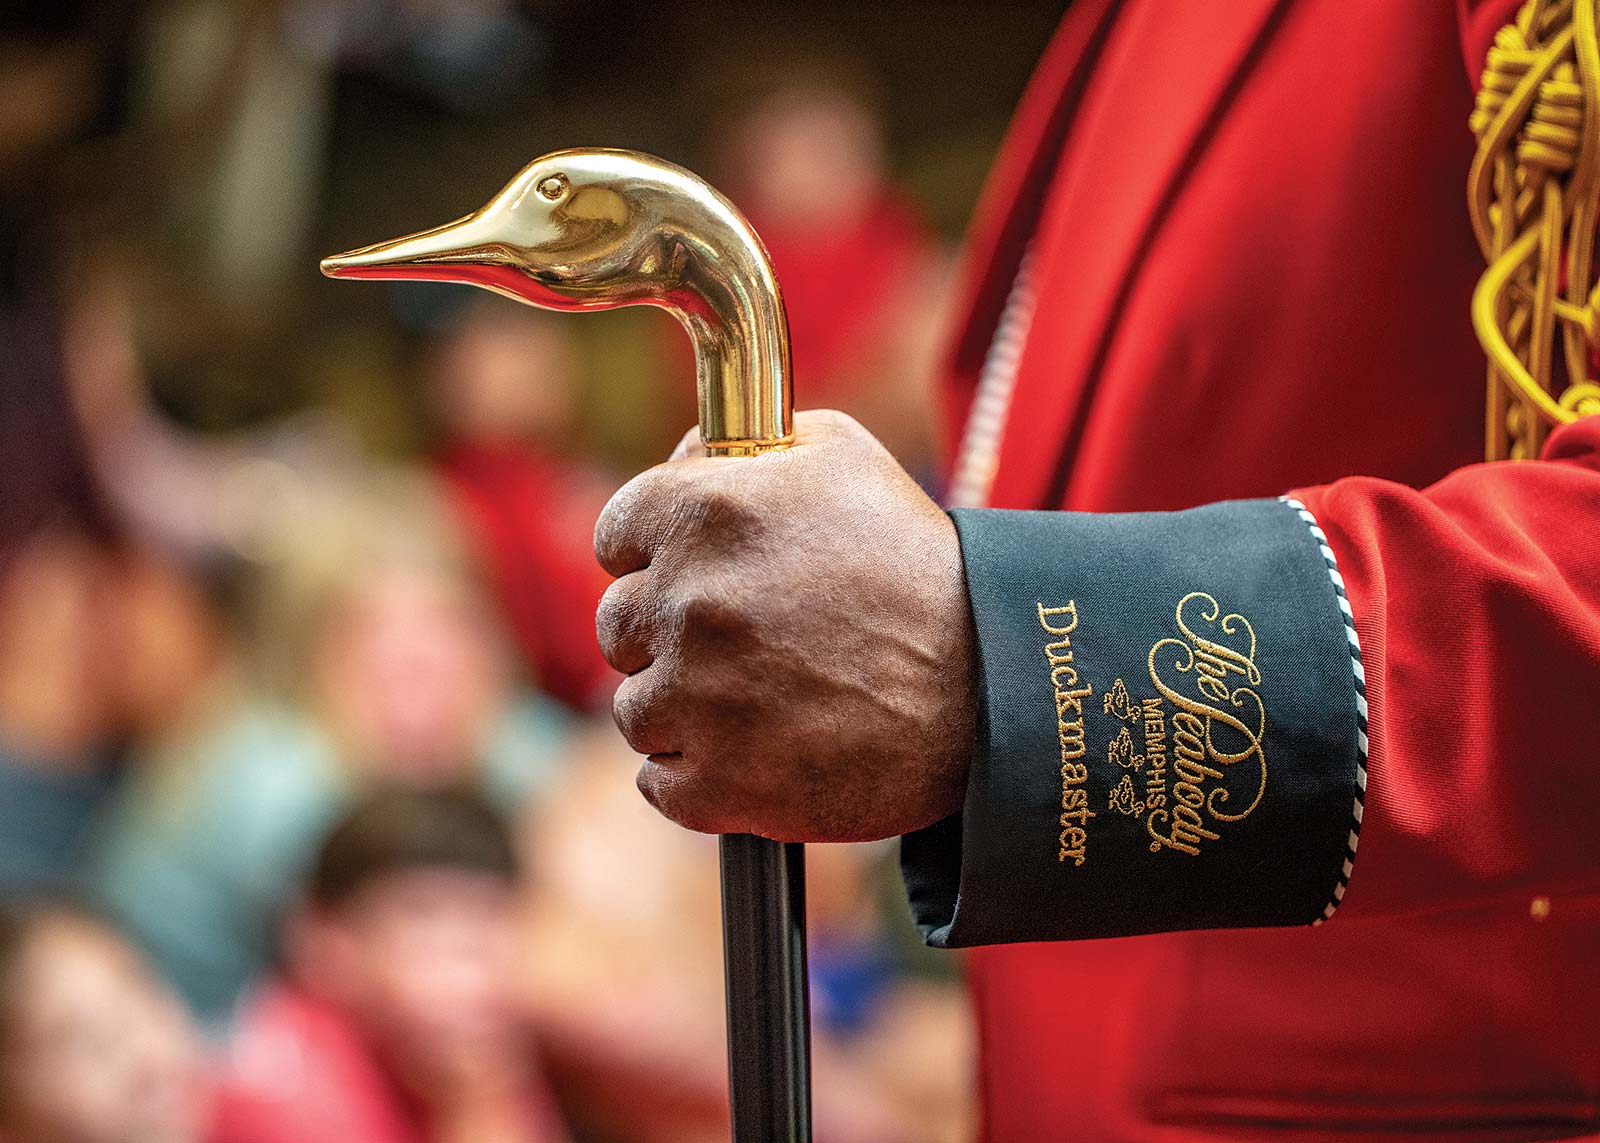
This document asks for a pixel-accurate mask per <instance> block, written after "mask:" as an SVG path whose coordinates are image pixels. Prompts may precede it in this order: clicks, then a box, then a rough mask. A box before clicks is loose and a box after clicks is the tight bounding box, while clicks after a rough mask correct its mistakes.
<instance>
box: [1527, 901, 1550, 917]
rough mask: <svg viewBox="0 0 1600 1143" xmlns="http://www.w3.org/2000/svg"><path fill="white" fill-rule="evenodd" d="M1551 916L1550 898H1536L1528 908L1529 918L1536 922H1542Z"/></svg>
mask: <svg viewBox="0 0 1600 1143" xmlns="http://www.w3.org/2000/svg"><path fill="white" fill-rule="evenodd" d="M1549 915H1550V898H1548V897H1535V898H1534V899H1533V901H1532V903H1531V904H1529V906H1528V916H1530V917H1532V918H1533V919H1534V920H1535V921H1542V920H1544V919H1545V918H1546V917H1548V916H1549Z"/></svg>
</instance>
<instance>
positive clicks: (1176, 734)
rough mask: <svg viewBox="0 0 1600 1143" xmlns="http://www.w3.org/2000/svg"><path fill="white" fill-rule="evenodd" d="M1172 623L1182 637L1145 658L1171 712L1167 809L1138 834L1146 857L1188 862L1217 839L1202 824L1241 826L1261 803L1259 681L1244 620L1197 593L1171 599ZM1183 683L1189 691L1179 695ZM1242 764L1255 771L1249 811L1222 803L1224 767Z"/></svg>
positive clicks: (1252, 638)
mask: <svg viewBox="0 0 1600 1143" xmlns="http://www.w3.org/2000/svg"><path fill="white" fill-rule="evenodd" d="M1192 605H1193V606H1192ZM1174 618H1175V619H1176V621H1177V625H1178V630H1179V631H1180V632H1182V634H1183V638H1177V637H1170V636H1169V637H1167V638H1164V639H1159V640H1157V641H1156V643H1155V645H1154V646H1152V647H1151V648H1150V654H1149V656H1148V657H1147V660H1146V665H1147V667H1148V669H1149V672H1150V681H1151V683H1152V684H1154V686H1155V688H1156V690H1157V691H1158V692H1159V693H1160V696H1161V698H1162V699H1164V700H1166V701H1167V702H1168V703H1171V704H1172V706H1173V708H1174V714H1173V715H1172V719H1171V723H1172V739H1171V742H1172V751H1171V765H1172V778H1173V783H1172V787H1171V807H1170V809H1168V808H1166V807H1165V806H1162V807H1154V806H1153V803H1152V806H1153V808H1151V810H1150V815H1149V817H1148V818H1146V819H1145V829H1146V832H1148V833H1149V835H1150V837H1151V842H1150V851H1151V852H1152V853H1155V852H1158V851H1159V850H1161V849H1162V848H1163V847H1165V848H1169V849H1174V850H1177V851H1178V852H1180V853H1186V854H1188V855H1190V856H1191V857H1192V856H1196V855H1198V854H1199V852H1200V846H1201V843H1202V842H1205V841H1215V840H1217V838H1218V837H1220V836H1221V835H1220V834H1219V833H1217V832H1216V831H1215V830H1213V829H1211V828H1209V823H1212V822H1217V823H1220V822H1237V821H1240V820H1242V819H1243V818H1246V817H1248V816H1249V815H1250V814H1251V813H1252V812H1253V811H1254V810H1255V808H1256V806H1258V805H1260V804H1261V799H1262V797H1263V796H1264V795H1265V793H1266V789H1267V759H1266V753H1265V751H1264V749H1263V747H1262V738H1263V737H1264V736H1265V734H1266V729H1267V713H1266V708H1265V706H1264V705H1263V704H1262V701H1261V696H1260V694H1259V693H1258V691H1257V690H1256V689H1255V688H1256V687H1258V686H1260V685H1261V682H1262V677H1261V671H1260V668H1259V667H1258V666H1257V665H1256V662H1255V654H1256V633H1255V628H1254V627H1253V626H1252V625H1251V624H1250V621H1249V620H1248V619H1246V618H1245V617H1244V616H1243V615H1240V614H1238V613H1230V614H1228V615H1223V614H1222V606H1221V605H1220V604H1219V603H1218V602H1217V600H1216V599H1215V598H1214V597H1213V596H1210V595H1208V594H1206V593H1205V592H1200V591H1193V592H1190V593H1189V594H1188V595H1185V596H1184V597H1183V598H1182V599H1181V600H1179V601H1178V606H1177V610H1176V611H1175V613H1174ZM1169 671H1170V672H1171V675H1170V676H1169V675H1168V674H1167V672H1169ZM1186 685H1187V688H1191V689H1192V690H1190V691H1187V692H1186V690H1185V689H1180V688H1185V686H1186ZM1155 710H1156V712H1157V713H1159V705H1157V707H1156V708H1155ZM1163 750H1164V744H1163ZM1242 762H1244V763H1252V762H1253V763H1254V767H1253V768H1254V769H1256V770H1257V771H1258V773H1257V776H1256V780H1255V782H1254V783H1253V785H1254V792H1253V796H1252V797H1251V799H1250V803H1249V805H1247V806H1244V808H1242V809H1238V810H1235V809H1233V808H1231V806H1230V805H1229V803H1231V802H1233V801H1234V800H1235V793H1236V792H1238V789H1239V787H1238V784H1237V783H1230V781H1229V779H1230V777H1231V773H1230V769H1231V768H1232V767H1234V766H1237V765H1238V764H1239V763H1242ZM1164 766H1165V758H1163V768H1164ZM1245 789H1246V790H1248V789H1249V787H1248V786H1247V787H1245ZM1164 801H1165V799H1163V802H1164Z"/></svg>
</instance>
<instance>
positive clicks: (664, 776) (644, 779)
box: [634, 758, 727, 833]
mask: <svg viewBox="0 0 1600 1143" xmlns="http://www.w3.org/2000/svg"><path fill="white" fill-rule="evenodd" d="M634 784H635V785H637V786H638V788H639V793H640V794H642V795H643V796H644V800H645V801H646V802H649V803H650V805H651V806H653V807H654V808H655V810H656V812H657V813H659V814H661V815H662V816H663V817H665V818H667V819H668V820H670V821H673V822H676V823H677V824H678V825H680V826H682V827H683V828H684V829H688V830H694V831H696V832H697V833H723V832H727V823H726V821H725V820H724V815H723V814H722V813H721V812H720V811H719V809H718V799H717V798H716V796H715V792H714V791H713V790H712V789H711V788H710V787H709V785H708V784H707V783H706V782H705V781H704V779H703V778H702V776H701V775H700V773H699V771H698V770H696V769H694V768H691V767H690V766H689V765H688V764H687V763H685V762H684V761H683V759H681V758H680V759H677V760H675V761H673V762H671V763H663V762H657V761H656V760H654V759H646V760H645V762H644V764H643V765H641V766H640V767H639V773H638V774H637V776H636V777H635V779H634Z"/></svg>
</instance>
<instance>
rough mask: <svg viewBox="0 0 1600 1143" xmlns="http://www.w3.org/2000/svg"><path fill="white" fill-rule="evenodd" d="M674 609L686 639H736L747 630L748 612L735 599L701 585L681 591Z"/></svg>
mask: <svg viewBox="0 0 1600 1143" xmlns="http://www.w3.org/2000/svg"><path fill="white" fill-rule="evenodd" d="M677 611H678V625H679V628H680V629H681V630H682V632H683V635H684V638H685V639H686V640H694V641H697V642H705V641H708V640H710V641H717V640H724V639H726V640H736V639H740V638H742V637H743V636H744V635H745V634H746V633H748V631H749V629H750V625H751V624H750V614H749V611H748V610H747V609H746V608H745V607H743V606H742V605H741V604H740V603H739V601H737V600H736V599H734V598H733V597H732V596H730V595H728V594H726V593H723V592H719V591H716V590H713V589H711V588H710V586H709V585H704V584H702V585H699V586H697V587H696V588H694V589H693V590H691V591H689V592H687V593H685V594H684V595H683V596H682V597H681V598H680V599H679V600H678V605H677Z"/></svg>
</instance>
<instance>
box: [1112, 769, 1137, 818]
mask: <svg viewBox="0 0 1600 1143" xmlns="http://www.w3.org/2000/svg"><path fill="white" fill-rule="evenodd" d="M1110 804H1111V808H1112V809H1114V810H1116V811H1117V812H1119V813H1124V814H1127V815H1129V816H1130V817H1138V816H1139V815H1140V814H1142V813H1144V803H1143V802H1139V801H1135V800H1134V793H1133V775H1132V774H1124V775H1123V776H1122V781H1120V782H1118V783H1117V784H1116V785H1115V786H1112V787H1111V790H1110Z"/></svg>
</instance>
